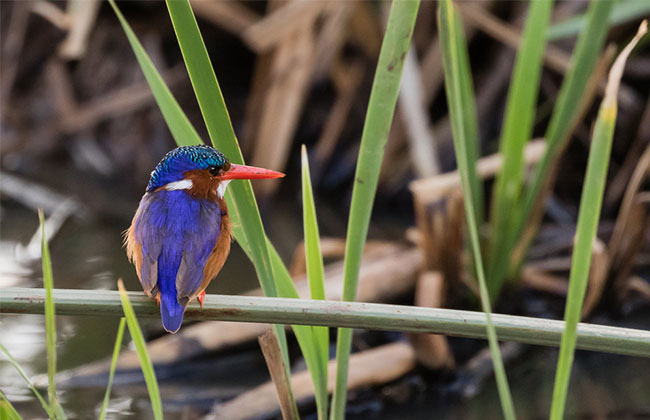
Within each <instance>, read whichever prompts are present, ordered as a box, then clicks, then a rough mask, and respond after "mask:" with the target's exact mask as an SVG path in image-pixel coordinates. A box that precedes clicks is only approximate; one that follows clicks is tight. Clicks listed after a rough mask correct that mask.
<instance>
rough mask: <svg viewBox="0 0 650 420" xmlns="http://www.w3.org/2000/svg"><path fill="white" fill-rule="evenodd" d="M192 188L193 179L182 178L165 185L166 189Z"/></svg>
mask: <svg viewBox="0 0 650 420" xmlns="http://www.w3.org/2000/svg"><path fill="white" fill-rule="evenodd" d="M190 188H192V180H191V179H182V180H180V181H174V182H170V183H169V184H167V185H165V189H166V190H167V191H174V190H189V189H190Z"/></svg>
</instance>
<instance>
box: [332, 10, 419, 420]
mask: <svg viewBox="0 0 650 420" xmlns="http://www.w3.org/2000/svg"><path fill="white" fill-rule="evenodd" d="M419 6H420V2H419V0H417V1H405V0H395V1H393V3H392V4H391V7H390V13H389V16H388V23H387V25H386V33H385V35H384V40H383V42H382V45H381V51H380V53H379V60H378V62H377V70H376V72H375V78H374V81H373V84H372V90H371V92H370V100H369V102H368V111H367V113H366V120H365V122H364V125H363V133H362V135H361V148H360V150H359V158H358V161H357V169H356V172H355V175H354V188H353V190H352V202H351V204H350V217H349V219H348V230H347V235H346V240H345V257H344V275H343V296H342V299H343V300H344V301H353V300H354V299H355V296H356V291H357V283H358V279H359V268H360V266H361V255H362V254H363V249H364V246H365V243H366V236H367V234H368V225H369V223H370V214H371V212H372V205H373V202H374V199H375V192H376V190H377V181H378V179H379V171H380V169H381V164H382V160H383V157H384V146H385V145H386V141H387V139H388V132H389V131H390V125H391V122H392V120H393V114H394V112H395V105H396V103H397V95H398V92H399V83H400V79H401V77H402V68H403V66H404V59H405V58H406V54H407V52H408V49H409V45H410V43H411V36H412V35H413V27H414V26H415V18H416V16H417V12H418V8H419ZM351 347H352V330H349V329H345V328H343V329H339V330H338V334H337V341H336V360H337V365H336V385H335V387H334V394H333V397H332V411H331V413H330V418H331V419H334V420H336V419H343V418H344V417H345V403H346V398H347V382H348V381H347V379H348V361H349V358H350V350H351Z"/></svg>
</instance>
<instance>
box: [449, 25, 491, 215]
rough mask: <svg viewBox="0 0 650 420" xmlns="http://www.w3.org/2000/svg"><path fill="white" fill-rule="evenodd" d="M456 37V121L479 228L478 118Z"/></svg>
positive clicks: (461, 40) (460, 38) (462, 44)
mask: <svg viewBox="0 0 650 420" xmlns="http://www.w3.org/2000/svg"><path fill="white" fill-rule="evenodd" d="M454 19H455V20H456V22H455V25H456V27H458V28H461V27H462V26H461V22H460V15H459V14H457V15H456V16H454ZM454 35H455V37H456V39H455V42H454V45H455V46H456V54H457V57H458V60H457V61H458V75H459V77H460V89H461V97H460V101H461V108H462V112H463V114H462V118H461V119H460V121H456V123H457V124H462V125H463V128H464V133H465V145H466V147H465V150H466V152H467V153H466V156H467V163H468V165H467V173H468V178H469V184H470V185H469V186H470V194H471V195H472V202H473V203H474V215H475V217H476V223H477V224H478V226H480V225H481V224H482V223H483V217H484V214H483V188H482V186H481V180H480V179H479V177H478V176H477V175H476V161H477V160H478V158H479V155H480V153H479V141H478V116H477V114H476V102H475V99H474V83H473V82H472V72H471V67H470V61H469V52H468V51H467V42H466V41H465V34H464V33H463V31H454Z"/></svg>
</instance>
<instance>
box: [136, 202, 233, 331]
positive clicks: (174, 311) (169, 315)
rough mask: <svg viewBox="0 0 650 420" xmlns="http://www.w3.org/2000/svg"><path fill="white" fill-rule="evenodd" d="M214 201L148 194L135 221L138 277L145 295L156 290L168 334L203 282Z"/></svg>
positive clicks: (215, 218) (215, 228)
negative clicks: (139, 263) (139, 249)
mask: <svg viewBox="0 0 650 420" xmlns="http://www.w3.org/2000/svg"><path fill="white" fill-rule="evenodd" d="M220 224H221V210H220V209H219V205H218V203H216V202H213V201H208V200H202V199H196V198H193V197H192V196H190V195H189V194H187V193H186V192H185V191H166V190H160V191H157V192H148V193H146V194H145V195H144V197H143V198H142V200H141V202H140V206H139V208H138V212H137V214H136V218H135V222H134V233H135V240H136V242H137V243H139V244H141V246H142V266H141V269H140V277H141V281H142V284H143V286H144V287H145V290H146V289H147V286H149V287H151V290H150V291H149V292H150V294H153V295H156V294H157V292H160V315H161V317H162V320H163V326H164V327H165V329H166V330H168V331H177V330H178V328H179V327H180V324H181V322H182V320H183V313H184V311H185V306H186V305H187V303H188V301H189V299H190V298H191V297H192V296H194V295H195V294H196V293H197V292H198V291H199V288H200V286H201V283H202V281H203V267H204V266H205V264H206V261H207V259H208V256H209V255H210V253H211V252H212V250H213V249H214V246H215V244H216V242H217V238H218V237H219V233H220Z"/></svg>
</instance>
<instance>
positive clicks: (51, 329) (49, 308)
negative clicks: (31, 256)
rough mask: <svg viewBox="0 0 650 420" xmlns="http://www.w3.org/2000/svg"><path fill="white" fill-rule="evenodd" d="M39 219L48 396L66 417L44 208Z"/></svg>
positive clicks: (59, 414)
mask: <svg viewBox="0 0 650 420" xmlns="http://www.w3.org/2000/svg"><path fill="white" fill-rule="evenodd" d="M38 220H39V223H40V226H41V255H42V267H43V285H44V286H45V347H46V349H47V396H48V401H49V404H50V407H51V409H52V413H53V414H54V418H55V419H65V418H66V416H65V413H64V412H63V408H61V405H60V404H59V401H58V399H57V398H56V319H55V311H54V299H52V289H53V288H54V276H53V275H52V261H51V259H50V247H49V244H48V243H47V236H46V235H45V216H44V215H43V210H40V209H39V210H38Z"/></svg>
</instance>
